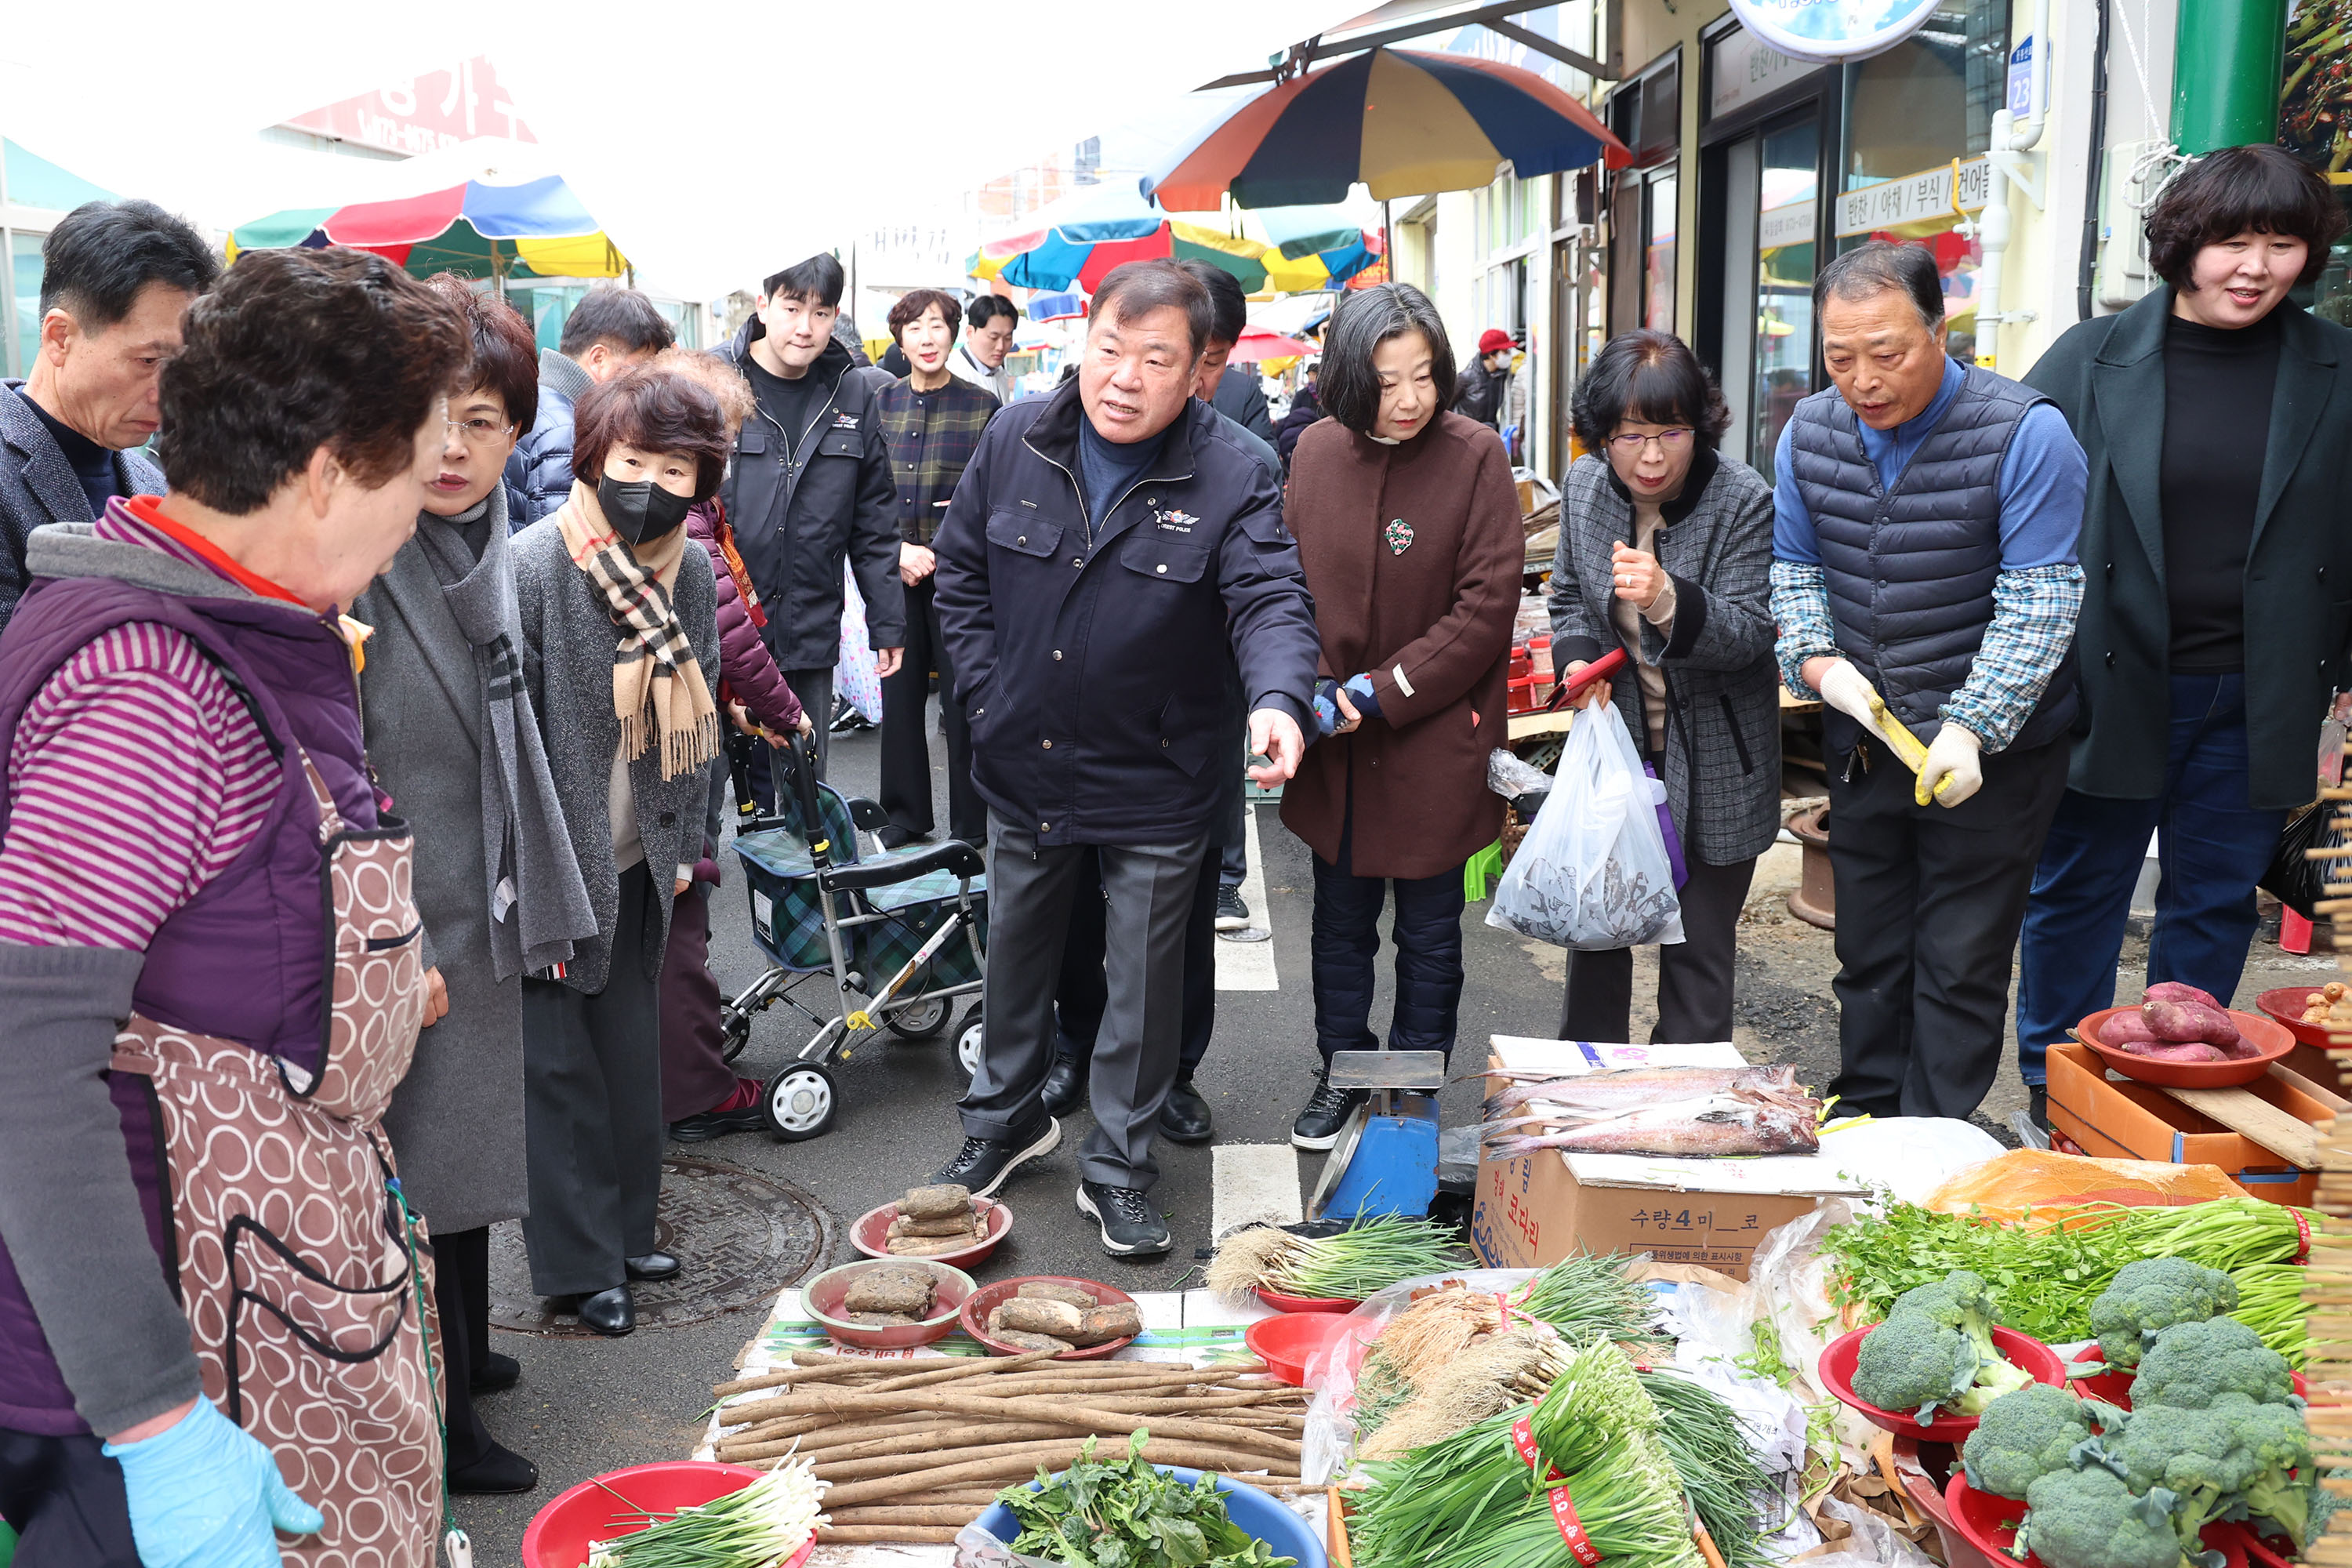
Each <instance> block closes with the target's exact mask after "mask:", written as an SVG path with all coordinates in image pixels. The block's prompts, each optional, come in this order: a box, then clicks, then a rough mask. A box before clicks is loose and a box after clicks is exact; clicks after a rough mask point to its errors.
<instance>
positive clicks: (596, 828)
mask: <svg viewBox="0 0 2352 1568" xmlns="http://www.w3.org/2000/svg"><path fill="white" fill-rule="evenodd" d="M514 558H515V590H516V594H517V596H518V597H519V598H520V601H521V606H522V638H523V655H522V675H523V684H524V685H525V687H527V688H528V689H529V690H530V700H531V706H532V707H533V708H534V709H535V710H537V712H538V714H539V730H540V734H541V737H542V738H543V739H544V741H545V742H546V745H547V766H548V771H549V772H550V773H553V774H554V775H555V793H556V795H558V797H560V798H561V800H562V805H563V824H564V826H565V827H566V828H567V829H568V830H569V831H570V833H571V835H572V854H573V855H574V856H575V857H577V858H578V859H579V862H580V875H581V878H582V879H583V881H585V882H586V883H587V884H588V901H589V902H590V903H591V904H593V906H594V907H595V910H596V931H597V934H596V935H595V936H593V937H591V938H589V939H588V940H587V941H586V942H582V943H581V944H580V945H579V949H578V951H577V952H575V953H574V954H573V956H572V963H570V964H568V965H567V966H565V969H564V972H563V983H564V984H566V985H569V986H571V987H572V989H573V990H575V991H581V992H585V993H586V994H589V995H591V996H593V995H595V994H597V993H599V992H601V991H603V990H604V981H605V978H606V976H607V975H608V974H610V973H611V971H612V965H613V963H614V957H615V954H614V952H613V929H614V925H615V924H616V923H617V922H618V921H619V919H620V913H621V875H620V872H619V870H618V869H617V868H614V864H613V819H612V815H611V808H610V805H609V804H608V803H609V793H610V790H611V787H612V777H613V759H614V757H615V756H617V755H619V754H620V750H621V721H620V719H619V718H618V717H617V716H615V715H614V712H613V649H614V646H615V644H616V642H617V640H618V637H619V634H618V633H617V632H616V631H615V630H614V626H613V616H612V613H611V612H610V611H609V610H608V609H607V608H606V606H605V603H604V595H603V593H602V592H600V591H599V590H598V589H597V587H596V585H595V584H593V583H591V582H589V580H588V574H586V573H585V572H583V571H582V570H580V568H579V567H577V566H574V565H573V564H572V554H571V552H570V551H568V550H566V549H565V548H564V545H563V531H562V528H561V527H560V526H559V525H558V523H557V521H556V516H555V514H553V513H551V514H549V515H548V516H546V517H543V518H541V519H540V520H539V521H537V522H534V523H532V524H531V525H530V527H529V528H526V529H524V530H523V531H521V532H520V533H518V534H516V535H515V536H514ZM671 600H672V603H673V605H675V607H676V609H677V618H678V624H679V625H680V626H683V627H685V628H686V637H687V641H688V642H689V643H690V644H692V645H693V647H694V653H695V658H696V659H697V660H698V662H699V663H700V664H701V666H702V680H703V684H704V685H705V686H707V687H709V689H710V693H711V697H712V700H714V701H715V700H717V699H718V693H719V589H718V586H717V584H716V582H715V580H714V579H713V578H712V576H711V572H710V555H709V552H707V551H705V550H704V549H703V548H702V546H701V544H700V543H699V542H697V541H695V540H693V539H688V540H687V541H686V553H685V556H684V558H683V559H682V560H680V561H679V563H678V566H677V588H676V590H675V591H674V593H673V594H672V596H671ZM629 784H630V789H631V792H632V793H633V794H634V795H635V797H636V806H637V832H638V834H639V836H640V837H643V839H644V840H645V846H646V865H647V866H648V867H649V868H652V870H653V874H654V887H655V889H656V892H657V893H658V894H660V895H661V896H660V897H657V898H656V900H654V901H655V904H656V907H657V908H658V909H659V910H661V919H660V920H659V921H647V922H646V942H645V950H644V951H643V952H639V953H636V954H635V955H634V956H635V960H636V962H637V963H639V964H640V965H642V966H643V968H644V971H645V975H646V979H647V980H657V979H659V978H660V975H661V966H662V953H663V952H664V951H665V950H666V949H667V947H668V945H669V921H670V903H671V900H670V899H669V898H668V896H667V895H668V892H669V889H670V883H671V879H672V877H673V876H674V874H675V872H676V869H677V868H678V867H680V866H691V865H693V864H694V863H695V862H696V861H697V860H699V859H701V858H702V819H703V814H704V812H705V810H706V809H707V807H708V805H709V790H710V770H709V767H707V766H706V767H699V768H688V770H687V771H686V772H684V773H680V774H678V775H677V777H676V778H673V779H665V778H663V777H662V776H661V747H660V745H659V744H658V742H656V744H654V745H650V746H648V747H646V750H645V752H644V753H643V754H642V755H640V756H638V757H637V758H635V760H634V761H632V762H631V763H629ZM618 956H619V957H620V958H621V960H622V961H624V962H626V961H627V960H628V959H629V957H630V956H631V955H629V954H626V953H624V954H620V955H618Z"/></svg>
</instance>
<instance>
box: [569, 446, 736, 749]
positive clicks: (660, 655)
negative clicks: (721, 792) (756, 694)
mask: <svg viewBox="0 0 2352 1568" xmlns="http://www.w3.org/2000/svg"><path fill="white" fill-rule="evenodd" d="M556 522H557V525H558V526H560V527H561V528H562V530H563V545H564V548H565V549H566V550H569V551H570V552H572V564H573V565H574V566H577V567H579V568H580V570H581V571H583V572H585V573H586V574H588V581H589V582H591V583H593V584H595V585H596V587H597V588H598V590H599V591H601V592H602V593H603V594H604V607H605V608H606V609H607V610H609V611H610V612H611V613H612V616H613V624H614V626H618V627H620V629H621V637H620V642H619V645H618V646H617V647H614V650H613V711H614V714H615V715H616V716H617V717H618V718H619V719H620V721H621V755H622V756H623V757H624V758H626V759H628V760H631V761H634V760H635V759H636V758H637V757H638V756H640V755H642V754H643V753H644V752H645V749H646V747H647V746H648V745H650V744H652V742H653V739H654V736H655V735H656V733H658V734H659V735H660V737H661V770H662V777H664V778H666V779H671V778H676V777H677V775H678V774H680V773H685V772H686V771H687V770H688V769H689V768H698V767H701V766H703V765H704V764H705V763H709V761H710V760H711V759H712V758H714V757H716V756H718V754H719V710H718V708H717V706H716V705H715V704H713V703H712V701H711V700H710V689H709V687H708V686H706V685H705V684H704V683H703V679H702V665H701V663H700V661H698V659H697V658H695V656H694V647H693V645H692V644H690V643H689V642H688V641H687V639H686V628H685V627H683V626H679V625H678V624H677V607H676V606H675V605H673V604H672V603H671V601H670V593H671V590H673V589H674V588H676V587H677V563H678V561H679V560H680V559H681V558H682V557H683V556H684V555H685V553H686V530H685V529H683V528H674V529H672V530H670V531H668V532H667V533H665V534H663V535H662V536H661V537H660V538H659V539H656V540H653V541H651V542H647V543H645V544H639V545H631V544H628V543H626V542H624V541H623V540H622V539H621V538H620V536H619V535H617V534H615V533H614V531H613V530H612V527H611V525H610V524H608V523H606V522H605V521H604V510H603V509H602V508H601V507H599V506H598V505H597V504H596V492H595V491H594V490H593V489H591V488H590V487H589V486H587V485H583V484H582V483H580V482H579V481H578V480H577V479H575V480H573V481H572V499H571V500H567V501H565V502H564V503H563V507H562V510H560V511H558V512H557V513H556Z"/></svg>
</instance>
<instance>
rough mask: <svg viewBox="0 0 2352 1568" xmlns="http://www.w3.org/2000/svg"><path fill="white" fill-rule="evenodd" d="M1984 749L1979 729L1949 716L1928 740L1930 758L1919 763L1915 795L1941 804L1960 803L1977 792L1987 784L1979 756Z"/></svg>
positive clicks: (1919, 801)
mask: <svg viewBox="0 0 2352 1568" xmlns="http://www.w3.org/2000/svg"><path fill="white" fill-rule="evenodd" d="M1983 749H1984V742H1982V741H1979V740H1978V739H1977V734H1976V731H1973V730H1971V729H1969V727H1968V726H1967V725H1965V724H1955V723H1953V722H1952V721H1950V720H1946V721H1944V727H1943V728H1942V729H1941V730H1938V731H1936V738H1935V740H1933V741H1932V742H1928V745H1927V761H1926V762H1924V763H1920V764H1919V783H1918V785H1917V787H1916V790H1915V791H1914V792H1913V794H1912V796H1911V798H1912V799H1914V800H1916V801H1917V802H1918V803H1919V804H1920V805H1927V802H1928V801H1929V800H1930V799H1932V800H1934V801H1935V802H1936V804H1937V805H1959V804H1960V802H1962V801H1964V800H1966V799H1968V798H1969V796H1970V795H1974V794H1976V793H1977V791H1978V790H1979V788H1980V787H1982V785H1983V784H1984V764H1983V763H1981V762H1980V761H1979V757H1978V753H1979V752H1981V751H1982V750H1983ZM1938 785H1941V786H1942V787H1941V788H1940V789H1939V788H1937V786H1938Z"/></svg>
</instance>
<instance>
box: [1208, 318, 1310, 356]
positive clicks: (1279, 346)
mask: <svg viewBox="0 0 2352 1568" xmlns="http://www.w3.org/2000/svg"><path fill="white" fill-rule="evenodd" d="M1314 352H1315V345H1314V344H1313V343H1307V342H1299V341H1298V340H1297V338H1286V337H1285V336H1283V335H1282V334H1281V333H1280V332H1277V331H1275V330H1274V329H1273V328H1271V327H1244V328H1243V329H1242V335H1241V341H1240V342H1237V343H1235V344H1234V352H1233V353H1231V354H1230V355H1228V356H1227V362H1228V363H1233V364H1255V363H1257V362H1258V361H1259V360H1268V359H1296V358H1297V357H1298V356H1299V355H1300V354H1311V353H1314Z"/></svg>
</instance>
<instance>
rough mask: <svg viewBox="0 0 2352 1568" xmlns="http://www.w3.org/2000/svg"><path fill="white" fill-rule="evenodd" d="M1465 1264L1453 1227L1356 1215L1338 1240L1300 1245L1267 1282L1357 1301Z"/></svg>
mask: <svg viewBox="0 0 2352 1568" xmlns="http://www.w3.org/2000/svg"><path fill="white" fill-rule="evenodd" d="M1464 1261H1465V1249H1464V1247H1463V1246H1462V1240H1461V1234H1460V1232H1458V1231H1456V1230H1455V1229H1454V1226H1449V1225H1440V1224H1438V1223H1437V1222H1436V1221H1434V1220H1426V1219H1409V1218H1406V1217H1405V1216H1403V1215H1374V1216H1372V1217H1370V1218H1364V1217H1361V1216H1359V1217H1358V1219H1357V1220H1356V1222H1355V1223H1354V1224H1353V1225H1351V1226H1349V1227H1348V1228H1347V1229H1346V1230H1343V1231H1341V1232H1339V1234H1338V1235H1337V1236H1327V1237H1318V1238H1315V1239H1312V1240H1307V1241H1302V1242H1301V1243H1299V1245H1298V1247H1297V1249H1296V1250H1295V1251H1294V1252H1292V1253H1291V1255H1290V1256H1288V1257H1287V1258H1284V1259H1283V1260H1282V1261H1281V1262H1280V1263H1278V1264H1276V1267H1275V1269H1274V1272H1273V1274H1272V1275H1271V1276H1270V1277H1269V1278H1268V1279H1267V1280H1266V1284H1267V1285H1268V1286H1269V1287H1271V1288H1272V1289H1276V1290H1280V1291H1282V1292H1284V1293H1285V1294H1286V1295H1292V1296H1311V1297H1318V1298H1321V1299H1324V1300H1351V1301H1360V1300H1363V1299H1364V1298H1365V1297H1367V1296H1370V1294H1372V1292H1374V1291H1375V1290H1385V1289H1388V1288H1389V1287H1390V1286H1391V1285H1393V1284H1395V1283H1396V1282H1397V1281H1398V1280H1400V1279H1414V1278H1416V1277H1418V1276H1420V1275H1423V1274H1443V1273H1444V1272H1445V1271H1446V1270H1447V1269H1449V1268H1461V1267H1462V1265H1463V1263H1464Z"/></svg>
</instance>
